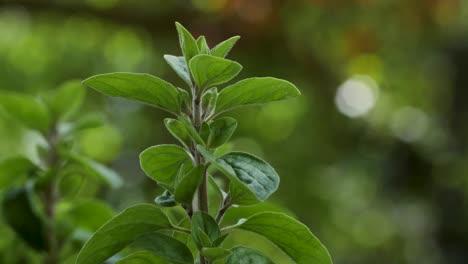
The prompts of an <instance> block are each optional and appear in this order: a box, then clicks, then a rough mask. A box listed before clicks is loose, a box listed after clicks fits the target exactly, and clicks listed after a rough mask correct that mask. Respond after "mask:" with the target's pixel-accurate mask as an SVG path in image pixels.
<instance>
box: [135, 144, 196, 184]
mask: <svg viewBox="0 0 468 264" xmlns="http://www.w3.org/2000/svg"><path fill="white" fill-rule="evenodd" d="M191 164H192V161H191V157H190V154H189V153H188V152H187V151H185V150H184V149H183V148H181V147H179V146H177V145H158V146H152V147H149V148H147V149H145V150H144V151H143V152H142V153H141V154H140V166H141V168H142V169H143V171H144V172H145V173H146V175H147V176H148V177H150V178H151V179H153V180H154V181H156V182H157V183H158V184H159V185H161V186H162V187H163V188H165V189H167V190H169V191H170V192H174V190H175V184H176V182H177V175H178V173H179V169H180V167H181V166H182V165H184V166H188V165H190V166H191ZM186 169H189V168H186Z"/></svg>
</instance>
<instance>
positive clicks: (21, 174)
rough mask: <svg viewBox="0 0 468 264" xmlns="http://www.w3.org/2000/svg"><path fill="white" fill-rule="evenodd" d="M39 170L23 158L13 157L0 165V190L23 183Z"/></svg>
mask: <svg viewBox="0 0 468 264" xmlns="http://www.w3.org/2000/svg"><path fill="white" fill-rule="evenodd" d="M38 169H39V168H38V167H37V166H36V165H35V164H34V163H32V162H31V161H30V160H29V159H27V158H25V157H13V158H9V159H7V160H4V161H2V162H1V163H0V190H1V189H5V188H8V187H10V186H12V185H13V184H15V183H18V182H22V181H24V180H25V179H26V178H27V176H29V175H31V174H33V173H34V172H36V171H37V170H38Z"/></svg>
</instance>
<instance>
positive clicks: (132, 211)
mask: <svg viewBox="0 0 468 264" xmlns="http://www.w3.org/2000/svg"><path fill="white" fill-rule="evenodd" d="M171 228H172V224H171V223H170V221H169V219H168V218H167V216H166V215H165V214H164V212H163V211H162V210H161V209H160V208H158V207H156V206H153V205H149V204H140V205H135V206H132V207H129V208H127V209H125V210H124V211H123V212H122V213H120V214H118V215H117V216H116V217H114V218H112V219H111V220H110V221H109V222H107V223H106V224H105V225H103V226H102V227H101V228H100V229H99V230H98V231H96V233H94V235H93V236H92V237H91V238H90V239H89V240H88V241H87V242H86V244H85V245H84V246H83V248H82V249H81V251H80V253H79V255H78V258H77V260H76V264H100V263H102V262H103V261H105V260H106V259H108V258H110V257H111V256H113V255H114V254H116V253H117V252H119V251H120V250H122V249H123V248H124V247H126V246H128V245H129V244H131V243H133V242H134V241H135V240H136V239H137V238H139V237H140V236H142V235H144V234H149V233H152V232H156V231H159V230H163V229H171Z"/></svg>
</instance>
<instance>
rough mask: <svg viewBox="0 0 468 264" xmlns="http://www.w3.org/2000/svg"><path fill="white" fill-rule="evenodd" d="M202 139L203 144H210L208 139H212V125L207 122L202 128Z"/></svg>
mask: <svg viewBox="0 0 468 264" xmlns="http://www.w3.org/2000/svg"><path fill="white" fill-rule="evenodd" d="M200 137H201V139H202V140H203V142H208V138H209V137H210V125H208V123H207V122H203V123H202V125H201V127H200Z"/></svg>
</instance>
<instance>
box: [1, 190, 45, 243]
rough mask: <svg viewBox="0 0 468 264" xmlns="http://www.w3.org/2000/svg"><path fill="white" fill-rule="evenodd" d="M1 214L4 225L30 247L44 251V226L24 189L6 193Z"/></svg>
mask: <svg viewBox="0 0 468 264" xmlns="http://www.w3.org/2000/svg"><path fill="white" fill-rule="evenodd" d="M2 213H3V218H4V219H5V222H6V224H8V226H10V227H11V228H12V229H13V231H14V232H15V233H16V234H17V235H18V236H19V237H20V238H21V239H22V240H23V241H24V242H26V243H27V244H28V245H29V246H30V247H32V248H34V249H36V250H46V248H47V242H46V240H45V238H46V234H45V233H44V230H45V226H44V223H43V222H42V221H41V219H40V218H39V216H38V215H37V214H36V213H35V211H34V208H33V207H32V205H31V202H30V198H29V194H28V191H27V190H26V188H20V189H13V190H10V191H9V192H7V193H6V194H5V196H4V198H3V201H2Z"/></svg>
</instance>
